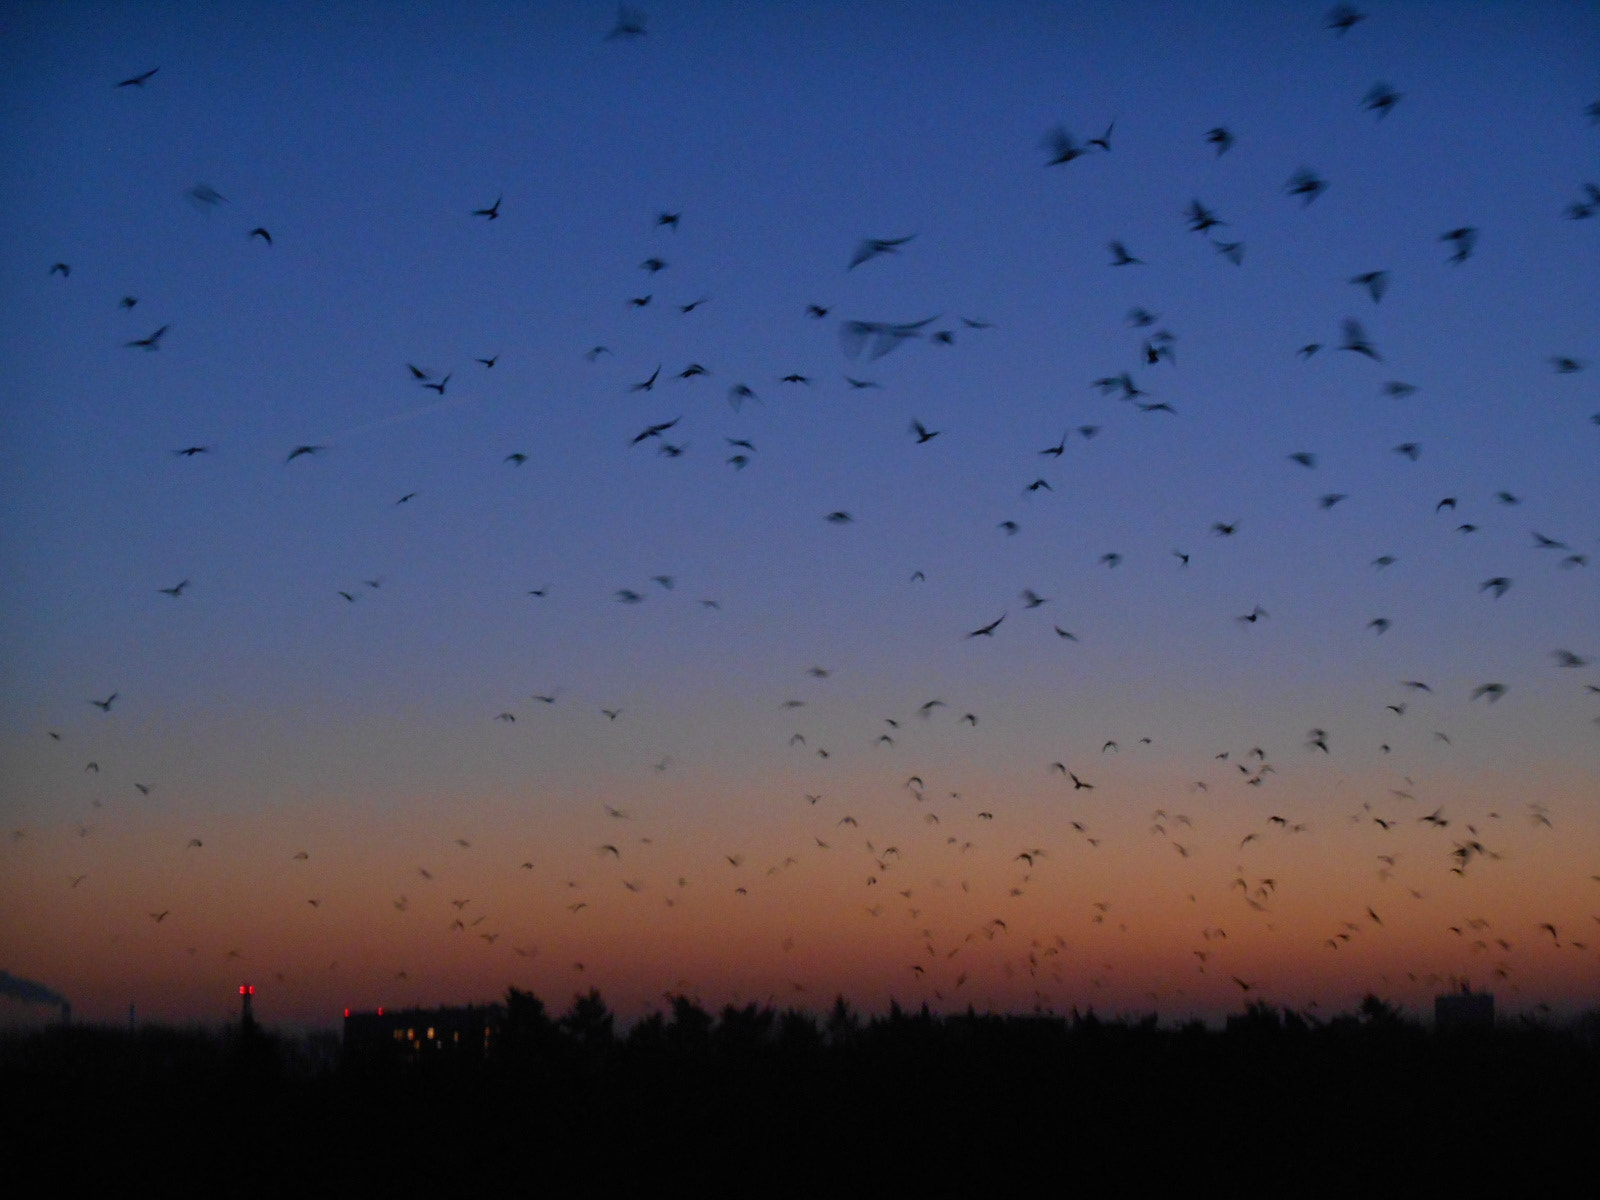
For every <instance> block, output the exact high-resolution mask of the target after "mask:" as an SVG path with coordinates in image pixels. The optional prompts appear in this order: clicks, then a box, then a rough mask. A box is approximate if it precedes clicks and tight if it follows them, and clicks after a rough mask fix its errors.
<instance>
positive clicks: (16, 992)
mask: <svg viewBox="0 0 1600 1200" xmlns="http://www.w3.org/2000/svg"><path fill="white" fill-rule="evenodd" d="M0 996H4V997H7V998H8V999H11V1000H21V1001H22V1002H23V1003H24V1004H49V1005H54V1006H58V1007H59V1006H60V1005H63V1004H66V1003H67V998H66V997H65V996H63V995H62V994H61V993H60V992H58V991H56V990H55V989H54V988H52V987H46V986H45V985H44V984H42V983H35V982H34V981H33V980H31V979H23V978H22V977H21V976H20V975H13V974H12V973H11V972H10V971H0Z"/></svg>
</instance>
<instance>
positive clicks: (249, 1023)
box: [239, 983, 256, 1033]
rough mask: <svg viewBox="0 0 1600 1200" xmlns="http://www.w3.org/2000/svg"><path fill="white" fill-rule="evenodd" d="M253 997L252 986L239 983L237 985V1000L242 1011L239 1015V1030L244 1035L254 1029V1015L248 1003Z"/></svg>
mask: <svg viewBox="0 0 1600 1200" xmlns="http://www.w3.org/2000/svg"><path fill="white" fill-rule="evenodd" d="M255 995H256V989H255V985H254V984H249V983H241V984H240V985H239V998H240V1001H241V1003H242V1005H243V1010H244V1011H242V1012H241V1013H240V1014H239V1028H240V1029H242V1030H243V1031H245V1032H246V1033H248V1032H250V1031H252V1030H254V1029H255V1027H256V1015H255V1013H254V1012H253V1011H252V1008H251V1003H250V1002H251V1001H252V1000H254V999H255Z"/></svg>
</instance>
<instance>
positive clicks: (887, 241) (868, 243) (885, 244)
mask: <svg viewBox="0 0 1600 1200" xmlns="http://www.w3.org/2000/svg"><path fill="white" fill-rule="evenodd" d="M916 236H917V235H916V234H914V233H908V234H907V235H906V236H905V237H899V238H864V239H862V242H861V244H860V245H859V246H857V247H856V252H855V253H854V254H853V255H851V256H850V265H849V266H848V267H846V268H845V270H847V271H850V270H854V269H855V268H856V267H859V266H860V265H861V264H862V263H864V262H870V261H871V260H872V259H874V258H877V257H878V256H879V255H880V254H898V253H900V247H901V246H904V245H905V244H906V243H907V242H909V241H910V240H911V239H912V238H914V237H916Z"/></svg>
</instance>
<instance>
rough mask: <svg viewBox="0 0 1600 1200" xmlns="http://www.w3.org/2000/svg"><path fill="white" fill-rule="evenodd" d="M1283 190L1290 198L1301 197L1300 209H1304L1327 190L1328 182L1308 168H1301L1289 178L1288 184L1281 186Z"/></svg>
mask: <svg viewBox="0 0 1600 1200" xmlns="http://www.w3.org/2000/svg"><path fill="white" fill-rule="evenodd" d="M1283 190H1284V191H1286V192H1288V193H1289V195H1291V196H1299V197H1301V207H1302V208H1304V207H1307V206H1309V205H1310V204H1311V202H1312V201H1313V200H1315V199H1316V198H1317V197H1318V196H1320V195H1322V193H1323V192H1325V191H1327V190H1328V181H1327V180H1326V179H1323V178H1322V177H1321V176H1320V175H1318V174H1317V173H1316V172H1315V171H1313V170H1312V169H1311V168H1310V167H1301V168H1300V169H1299V170H1297V171H1296V172H1295V173H1294V174H1293V175H1291V176H1289V182H1288V183H1286V184H1284V185H1283Z"/></svg>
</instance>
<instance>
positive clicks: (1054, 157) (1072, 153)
mask: <svg viewBox="0 0 1600 1200" xmlns="http://www.w3.org/2000/svg"><path fill="white" fill-rule="evenodd" d="M1041 144H1042V145H1043V146H1044V148H1045V149H1046V150H1048V151H1049V152H1050V161H1049V162H1048V163H1046V164H1045V165H1046V166H1051V167H1059V166H1062V165H1063V164H1065V163H1069V162H1071V161H1072V160H1073V159H1075V158H1082V157H1083V156H1084V155H1085V154H1087V153H1089V151H1088V148H1087V147H1085V146H1080V145H1078V143H1077V141H1076V140H1075V139H1074V138H1073V136H1072V135H1071V134H1070V133H1068V132H1067V131H1066V128H1065V127H1064V126H1061V125H1057V126H1056V127H1055V128H1054V129H1052V130H1050V131H1049V132H1048V133H1046V134H1045V135H1044V138H1043V141H1042V143H1041Z"/></svg>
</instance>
